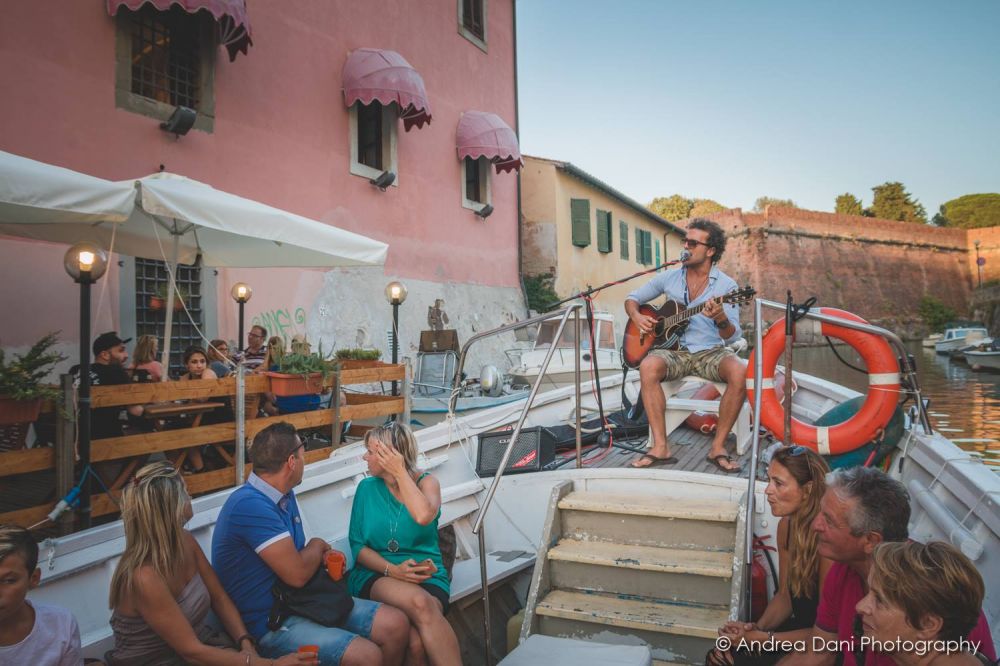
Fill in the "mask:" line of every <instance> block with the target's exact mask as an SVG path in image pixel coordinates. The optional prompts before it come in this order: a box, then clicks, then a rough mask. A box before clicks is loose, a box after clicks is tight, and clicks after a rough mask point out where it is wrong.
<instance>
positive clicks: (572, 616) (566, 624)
mask: <svg viewBox="0 0 1000 666" xmlns="http://www.w3.org/2000/svg"><path fill="white" fill-rule="evenodd" d="M681 485H683V484H681ZM744 536H745V523H744V521H743V519H742V517H741V513H740V510H739V506H738V504H737V503H736V502H727V501H720V500H718V499H707V498H703V499H692V498H690V496H689V497H688V498H684V497H681V496H676V497H670V496H667V497H664V496H658V497H657V496H650V495H648V494H644V495H640V494H612V493H606V492H592V491H584V490H575V489H574V484H573V482H570V481H566V482H563V483H561V484H559V485H558V486H556V487H555V488H554V489H553V491H552V496H551V499H550V501H549V506H548V514H547V516H546V520H545V527H544V531H543V534H542V538H541V540H540V546H539V551H538V556H537V559H536V560H535V569H534V574H533V576H532V580H531V587H530V590H529V593H528V599H527V604H526V607H525V616H524V622H523V624H522V627H521V636H520V641H521V643H522V644H524V643H525V642H526V641H527V640H528V639H529V638H530V637H531V636H533V635H544V636H552V637H559V638H564V639H575V640H577V641H581V640H582V641H588V642H594V643H602V644H612V645H632V646H636V645H645V646H648V648H649V649H650V651H651V653H652V657H653V663H654V664H702V663H704V660H705V654H706V653H707V652H708V650H709V649H710V648H712V647H713V646H714V643H715V638H716V637H717V636H718V633H717V631H718V628H719V627H720V626H721V625H722V624H723V623H725V622H726V621H727V620H729V619H735V618H736V616H737V608H738V603H739V601H738V600H739V599H740V591H739V590H740V584H741V579H742V572H743V570H744V567H743V566H742V560H743V557H742V551H741V549H740V547H739V544H741V543H742V540H743V538H744Z"/></svg>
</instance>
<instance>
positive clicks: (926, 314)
mask: <svg viewBox="0 0 1000 666" xmlns="http://www.w3.org/2000/svg"><path fill="white" fill-rule="evenodd" d="M917 314H918V315H920V318H921V319H923V320H924V323H925V324H927V327H928V328H930V329H931V331H933V332H940V331H943V330H944V327H945V324H947V323H948V322H950V321H952V320H954V319H955V318H956V317H957V316H958V313H957V312H955V311H954V310H953V309H951V308H950V307H948V306H947V305H945V304H944V303H942V302H941V301H939V300H938V299H936V298H934V297H933V296H930V295H927V296H923V297H921V299H920V304H919V305H918V306H917Z"/></svg>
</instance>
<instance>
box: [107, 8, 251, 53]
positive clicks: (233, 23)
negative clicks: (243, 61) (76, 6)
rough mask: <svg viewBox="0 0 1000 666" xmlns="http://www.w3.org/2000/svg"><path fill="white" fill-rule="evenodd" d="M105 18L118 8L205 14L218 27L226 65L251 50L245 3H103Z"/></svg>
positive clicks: (248, 21)
mask: <svg viewBox="0 0 1000 666" xmlns="http://www.w3.org/2000/svg"><path fill="white" fill-rule="evenodd" d="M107 1H108V14H110V15H111V16H114V15H115V14H116V13H118V10H119V9H120V8H121V7H125V8H126V9H131V10H132V11H138V10H139V9H140V8H141V7H142V6H143V5H144V4H147V3H148V4H150V5H152V6H153V7H155V8H156V9H158V10H159V11H161V12H165V11H167V10H169V9H170V8H171V7H173V6H175V5H176V6H177V7H180V8H181V9H183V10H184V11H186V12H187V13H188V14H195V13H197V12H199V11H201V10H205V11H207V12H208V13H209V14H211V15H212V17H213V18H214V19H215V22H216V23H217V24H218V26H219V41H220V42H221V43H222V45H223V46H225V47H226V50H227V51H229V60H230V62H231V61H233V60H236V54H237V53H243V54H244V55H245V54H246V52H247V49H248V48H250V47H251V46H253V40H251V39H250V19H249V17H247V5H246V0H107Z"/></svg>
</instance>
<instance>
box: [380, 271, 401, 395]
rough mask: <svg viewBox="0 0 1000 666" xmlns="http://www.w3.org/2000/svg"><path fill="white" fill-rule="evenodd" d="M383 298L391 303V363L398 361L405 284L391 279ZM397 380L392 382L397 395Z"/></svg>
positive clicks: (393, 391) (394, 393)
mask: <svg viewBox="0 0 1000 666" xmlns="http://www.w3.org/2000/svg"><path fill="white" fill-rule="evenodd" d="M385 300H387V301H389V304H390V305H392V363H393V365H395V364H396V363H398V362H399V306H400V305H402V304H403V301H405V300H406V285H404V284H403V283H402V282H399V281H398V280H393V281H392V282H390V283H389V284H387V285H386V286H385ZM397 389H398V385H397V382H395V381H393V382H392V394H393V395H399V391H398V390H397Z"/></svg>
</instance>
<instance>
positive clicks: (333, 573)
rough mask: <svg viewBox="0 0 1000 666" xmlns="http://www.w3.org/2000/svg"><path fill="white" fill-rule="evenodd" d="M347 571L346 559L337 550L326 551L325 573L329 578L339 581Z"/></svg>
mask: <svg viewBox="0 0 1000 666" xmlns="http://www.w3.org/2000/svg"><path fill="white" fill-rule="evenodd" d="M346 570H347V558H346V557H345V556H344V554H343V553H342V552H340V551H339V550H328V551H326V572H327V573H328V574H330V578H332V579H334V580H340V579H341V578H343V577H344V572H345V571H346Z"/></svg>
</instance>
